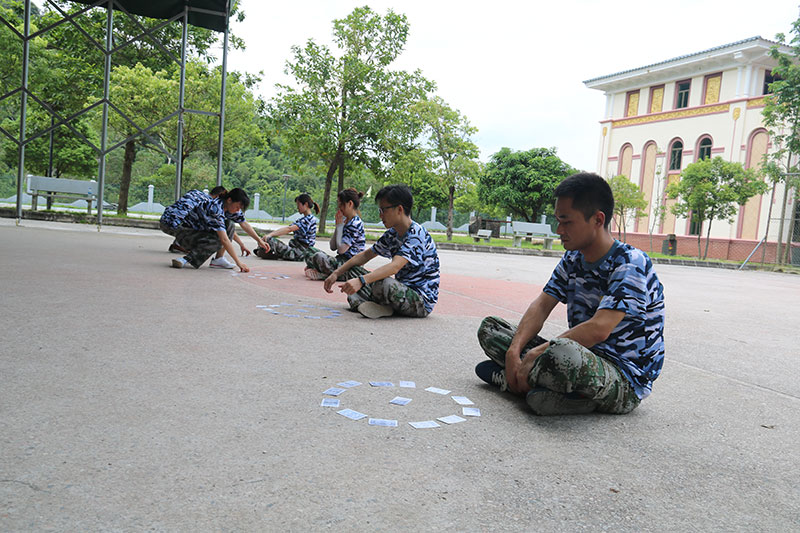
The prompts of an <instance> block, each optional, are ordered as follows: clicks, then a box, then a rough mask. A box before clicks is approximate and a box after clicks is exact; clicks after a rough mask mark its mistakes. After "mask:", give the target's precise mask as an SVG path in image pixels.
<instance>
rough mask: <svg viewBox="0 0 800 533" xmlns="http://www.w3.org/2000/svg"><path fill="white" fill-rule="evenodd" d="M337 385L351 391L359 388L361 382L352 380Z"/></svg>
mask: <svg viewBox="0 0 800 533" xmlns="http://www.w3.org/2000/svg"><path fill="white" fill-rule="evenodd" d="M337 385H339V386H340V387H345V388H347V389H349V388H351V387H358V386H359V385H361V382H360V381H354V380H352V379H350V380H348V381H342V382H341V383H337Z"/></svg>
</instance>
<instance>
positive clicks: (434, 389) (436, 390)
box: [425, 387, 450, 395]
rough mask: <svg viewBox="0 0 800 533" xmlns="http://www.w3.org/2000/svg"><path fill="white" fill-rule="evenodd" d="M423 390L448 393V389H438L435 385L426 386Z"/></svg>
mask: <svg viewBox="0 0 800 533" xmlns="http://www.w3.org/2000/svg"><path fill="white" fill-rule="evenodd" d="M425 390H426V391H428V392H433V393H436V394H442V395H444V394H450V391H449V390H444V389H440V388H437V387H428V388H427V389H425Z"/></svg>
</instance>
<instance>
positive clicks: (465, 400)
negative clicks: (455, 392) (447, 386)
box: [450, 396, 475, 405]
mask: <svg viewBox="0 0 800 533" xmlns="http://www.w3.org/2000/svg"><path fill="white" fill-rule="evenodd" d="M450 397H451V398H452V399H453V400H455V402H456V403H457V404H458V405H475V402H473V401H472V400H470V399H469V398H467V397H466V396H450Z"/></svg>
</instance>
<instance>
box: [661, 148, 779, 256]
mask: <svg viewBox="0 0 800 533" xmlns="http://www.w3.org/2000/svg"><path fill="white" fill-rule="evenodd" d="M766 189H767V185H766V184H765V183H764V182H762V181H761V180H760V179H759V177H758V175H757V174H756V172H755V171H754V170H753V169H745V168H744V167H743V166H742V164H741V163H731V162H728V161H725V160H724V159H722V158H721V157H715V158H713V159H708V158H706V159H703V160H701V161H697V162H695V163H692V164H691V165H689V166H687V167H686V168H685V169H684V170H683V172H682V173H681V179H680V181H678V182H676V183H673V184H671V185H670V186H669V187H667V196H669V197H670V198H672V199H677V200H678V201H677V202H676V203H675V205H673V206H672V212H673V213H674V214H675V215H677V216H681V217H684V218H687V217H692V218H693V219H694V220H696V221H697V222H699V223H700V224H701V226H702V223H703V222H705V221H706V220H707V221H708V226H707V228H706V249H705V253H704V254H701V248H700V232H698V234H697V256H698V257H700V256H701V255H702V257H703V259H705V258H706V257H707V256H708V244H709V238H710V236H711V224H712V222H713V221H714V220H719V219H722V220H729V221H730V220H731V219H732V218H733V216H734V215H735V214H736V212H737V206H742V205H744V204H745V203H747V200H749V199H750V198H752V197H753V196H755V195H757V194H762V193H763V192H764V191H765V190H766Z"/></svg>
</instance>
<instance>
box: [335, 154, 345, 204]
mask: <svg viewBox="0 0 800 533" xmlns="http://www.w3.org/2000/svg"><path fill="white" fill-rule="evenodd" d="M342 189H344V152H342V156H341V157H340V158H339V183H338V185H337V186H336V194H337V195H338V194H339V193H340V192H342Z"/></svg>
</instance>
